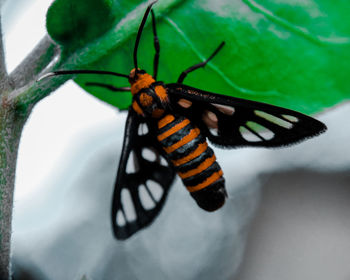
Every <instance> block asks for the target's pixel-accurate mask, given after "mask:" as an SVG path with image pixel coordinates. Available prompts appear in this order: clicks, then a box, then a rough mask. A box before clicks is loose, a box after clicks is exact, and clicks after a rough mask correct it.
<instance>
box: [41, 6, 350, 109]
mask: <svg viewBox="0 0 350 280" xmlns="http://www.w3.org/2000/svg"><path fill="white" fill-rule="evenodd" d="M80 1H82V0H80ZM80 1H79V2H80ZM71 2H72V1H71V0H56V1H55V2H54V4H53V5H52V7H51V8H50V10H49V13H48V17H47V26H48V27H49V26H53V25H64V24H63V23H64V21H65V20H66V18H70V17H71V18H72V21H74V22H75V23H76V24H75V25H74V26H75V28H74V30H73V29H72V30H71V33H69V34H70V35H69V36H66V35H64V36H63V38H64V40H63V39H61V38H62V36H61V35H60V34H62V33H60V32H54V31H53V30H54V28H49V29H48V31H49V33H50V35H51V36H52V37H53V38H54V39H55V40H56V41H57V42H59V43H60V44H61V47H62V49H63V53H64V56H63V57H62V61H61V64H60V66H59V67H60V68H61V69H77V68H84V69H99V70H102V69H103V70H110V71H116V72H120V73H123V74H128V73H129V71H130V70H131V69H132V68H133V60H132V53H133V47H134V40H135V36H136V32H137V29H138V26H139V24H140V21H141V18H142V16H143V13H144V11H145V9H146V6H147V3H146V2H143V3H142V4H140V2H139V1H112V0H111V1H102V0H94V1H92V0H90V1H86V2H88V3H92V4H91V10H90V11H88V7H87V6H88V5H87V4H84V5H85V6H84V13H86V14H85V18H84V15H83V14H82V13H79V12H78V11H79V8H80V7H79V5H78V4H76V5H74V7H75V8H76V9H77V11H75V10H74V9H73V8H72V6H70V8H69V9H67V10H66V11H64V12H62V10H60V9H59V8H58V7H65V5H69V3H71ZM76 2H78V1H76ZM82 2H84V1H82ZM59 3H60V4H59ZM99 3H101V7H103V9H105V10H106V12H105V14H106V15H108V17H107V18H108V19H109V20H107V24H102V25H101V29H96V20H95V19H94V17H95V16H96V9H97V8H96V7H97V6H98V5H100V4H99ZM107 8H109V11H108V9H107ZM348 10H349V4H348V1H345V0H343V1H341V0H338V1H336V2H335V1H331V0H318V1H315V0H303V1H299V0H292V1H290V0H289V1H287V0H279V1H276V0H273V1H272V0H270V1H268V0H265V1H263V0H256V1H253V0H241V1H238V0H236V1H232V0H218V1H209V0H206V1H203V0H188V1H174V0H173V1H171V0H160V1H158V3H156V4H155V5H154V11H155V13H156V16H157V28H158V36H159V40H160V44H161V53H160V64H159V73H158V79H159V80H162V81H164V82H165V83H170V82H176V80H177V78H178V76H179V74H180V73H181V72H182V71H183V70H185V69H186V68H188V67H189V66H192V65H193V64H196V63H198V62H200V61H202V60H204V59H205V58H207V57H208V56H209V55H210V54H211V53H212V52H213V51H214V49H215V48H216V47H217V46H218V45H219V44H220V42H221V41H225V42H226V45H225V47H224V48H223V50H222V51H221V52H220V53H219V54H218V55H217V56H216V57H215V58H214V59H213V60H212V62H210V63H209V64H208V65H207V66H206V67H205V69H199V70H196V71H195V72H193V73H191V74H190V75H189V76H188V78H186V80H185V84H188V85H191V86H194V87H198V88H201V89H205V90H209V91H212V92H216V93H221V94H226V95H232V96H236V97H241V98H246V99H254V100H257V101H262V102H267V103H271V104H275V105H279V106H283V107H287V108H291V109H295V110H298V111H302V112H305V113H315V112H318V111H321V110H323V109H324V108H327V107H330V106H333V105H335V104H337V103H339V102H341V101H343V100H345V99H348V97H349V95H350V83H349V78H348V75H349V73H350V64H349V61H350V17H349V16H348ZM80 16H83V19H84V20H83V22H84V21H85V22H84V24H83V26H82V27H80V25H79V26H78V25H77V24H78V23H79V22H81V21H82V20H81V18H79V17H80ZM76 17H77V18H76ZM75 18H76V19H75ZM110 19H113V20H110ZM149 23H150V19H149V20H148V22H147V24H148V25H147V27H146V28H145V30H144V33H143V35H142V39H141V44H140V46H139V52H138V61H139V66H140V67H141V68H143V69H145V70H148V71H149V72H150V73H151V74H152V69H153V66H152V63H153V56H154V47H153V37H152V31H151V28H150V27H151V26H150V24H149ZM88 28H91V35H87V34H90V32H89V30H90V29H89V30H88ZM68 29H69V26H66V27H65V30H68ZM63 33H64V32H63ZM77 42H84V44H79V43H77ZM76 82H77V83H78V84H79V85H81V86H82V87H83V88H85V89H86V90H87V91H89V92H90V93H91V94H93V95H95V96H97V97H98V98H100V99H102V100H104V101H106V102H108V103H110V104H112V105H114V106H117V107H119V108H121V109H125V108H127V107H128V106H129V105H130V101H131V95H130V94H129V93H119V92H118V93H116V92H110V91H108V90H104V89H102V88H97V87H86V86H85V85H84V84H85V82H101V83H108V84H113V85H115V86H118V87H119V86H128V82H127V81H126V79H123V78H114V77H112V78H111V77H108V76H102V75H101V76H96V75H93V76H91V75H89V76H87V75H79V77H77V78H76Z"/></svg>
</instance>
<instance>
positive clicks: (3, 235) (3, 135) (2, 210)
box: [0, 96, 27, 279]
mask: <svg viewBox="0 0 350 280" xmlns="http://www.w3.org/2000/svg"><path fill="white" fill-rule="evenodd" d="M26 119H27V117H26V116H21V115H18V114H17V112H16V110H14V108H13V107H12V106H9V104H7V102H6V98H4V96H3V98H2V102H1V109H0V170H1V172H0V279H9V278H10V272H11V267H10V253H11V252H10V248H11V247H10V245H11V222H12V208H13V194H14V182H15V171H16V161H17V151H18V145H19V139H20V136H21V132H22V128H23V126H24V123H25V120H26Z"/></svg>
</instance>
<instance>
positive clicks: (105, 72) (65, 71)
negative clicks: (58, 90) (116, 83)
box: [37, 70, 129, 82]
mask: <svg viewBox="0 0 350 280" xmlns="http://www.w3.org/2000/svg"><path fill="white" fill-rule="evenodd" d="M71 74H102V75H113V76H117V77H123V78H127V79H129V75H124V74H120V73H116V72H111V71H100V70H61V71H53V72H49V73H46V74H44V75H42V76H41V77H40V78H39V79H38V80H37V82H39V81H41V80H42V79H45V78H48V77H53V76H59V75H71Z"/></svg>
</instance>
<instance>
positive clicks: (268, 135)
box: [246, 122, 275, 140]
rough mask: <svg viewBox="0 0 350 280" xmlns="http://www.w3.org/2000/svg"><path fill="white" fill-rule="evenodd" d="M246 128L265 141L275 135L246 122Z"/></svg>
mask: <svg viewBox="0 0 350 280" xmlns="http://www.w3.org/2000/svg"><path fill="white" fill-rule="evenodd" d="M246 126H248V127H249V128H250V129H251V130H253V131H254V132H256V133H257V134H259V135H260V136H261V137H262V138H264V139H265V140H270V139H272V138H273V137H274V136H275V133H273V132H272V131H271V130H269V129H267V128H266V127H263V126H261V125H260V124H257V123H255V122H247V123H246Z"/></svg>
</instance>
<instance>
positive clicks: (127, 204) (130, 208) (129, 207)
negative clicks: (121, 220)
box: [121, 189, 136, 222]
mask: <svg viewBox="0 0 350 280" xmlns="http://www.w3.org/2000/svg"><path fill="white" fill-rule="evenodd" d="M121 202H122V204H123V209H124V212H125V216H126V219H127V221H128V222H132V221H135V220H136V212H135V208H134V203H133V202H132V199H131V194H130V192H129V190H128V189H123V190H122V192H121Z"/></svg>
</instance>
